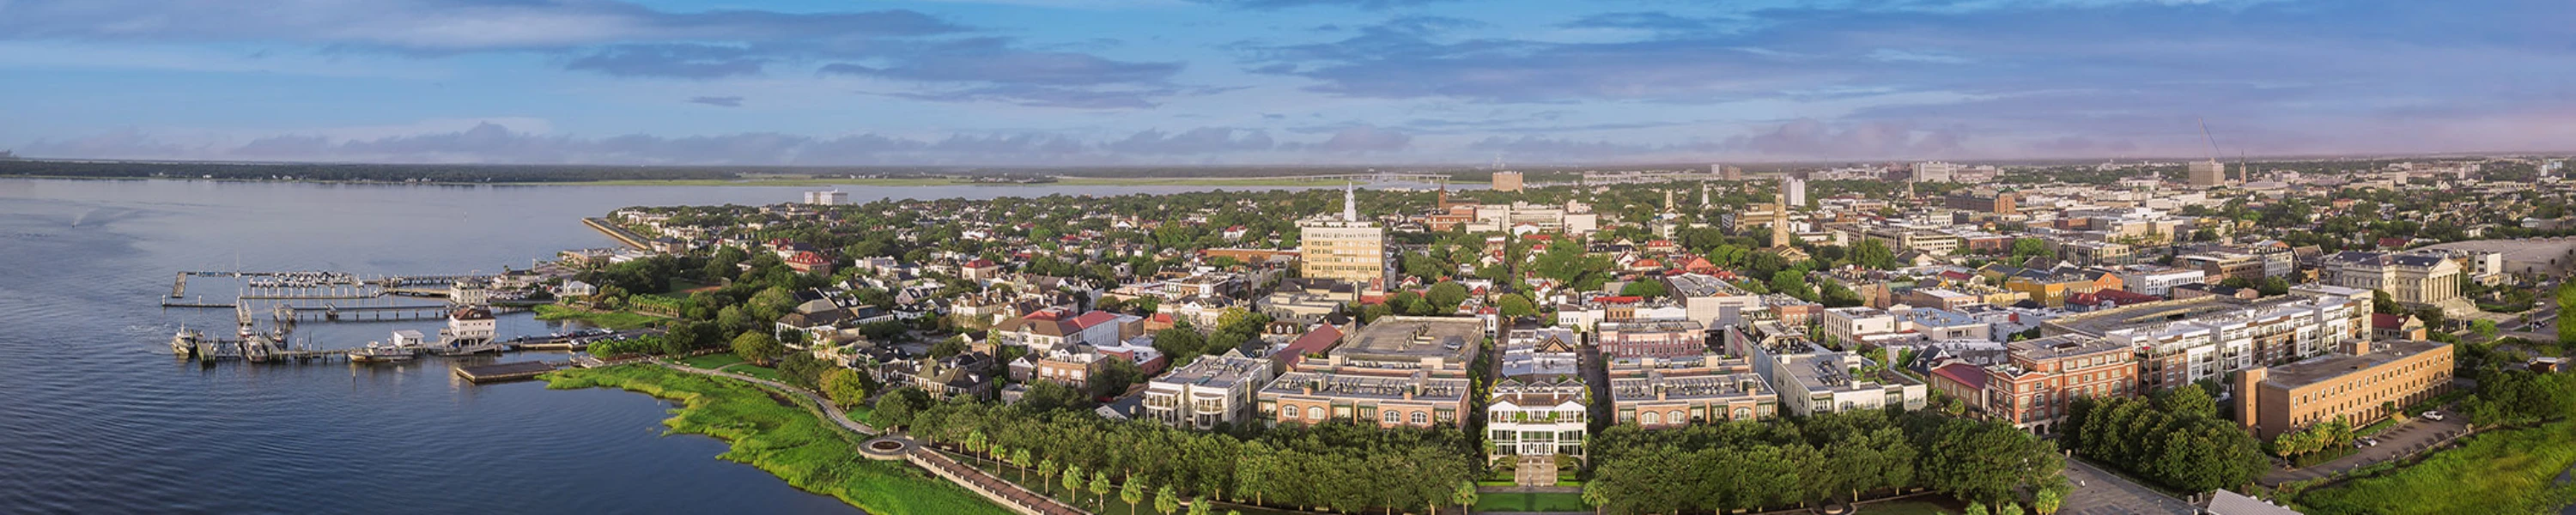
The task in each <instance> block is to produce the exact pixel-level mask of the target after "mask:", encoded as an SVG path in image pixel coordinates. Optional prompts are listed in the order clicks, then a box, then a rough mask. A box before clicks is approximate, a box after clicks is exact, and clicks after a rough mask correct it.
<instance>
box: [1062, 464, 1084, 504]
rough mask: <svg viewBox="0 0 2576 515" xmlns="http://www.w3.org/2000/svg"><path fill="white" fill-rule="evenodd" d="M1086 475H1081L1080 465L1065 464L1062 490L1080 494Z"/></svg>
mask: <svg viewBox="0 0 2576 515" xmlns="http://www.w3.org/2000/svg"><path fill="white" fill-rule="evenodd" d="M1087 477H1088V476H1084V475H1082V466H1081V465H1074V464H1066V465H1065V466H1064V483H1063V484H1064V491H1066V492H1070V493H1071V494H1073V495H1077V496H1078V495H1081V494H1082V487H1083V486H1084V484H1085V483H1086V482H1085V481H1084V479H1085V478H1087ZM1077 499H1079V497H1077Z"/></svg>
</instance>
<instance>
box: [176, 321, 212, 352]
mask: <svg viewBox="0 0 2576 515" xmlns="http://www.w3.org/2000/svg"><path fill="white" fill-rule="evenodd" d="M205 339H206V334H205V333H200V332H197V330H195V329H188V328H184V327H183V328H180V329H179V334H174V335H171V336H170V353H171V354H177V355H181V356H186V355H189V354H193V353H196V352H197V342H200V341H205Z"/></svg>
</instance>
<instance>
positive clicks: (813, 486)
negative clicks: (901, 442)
mask: <svg viewBox="0 0 2576 515" xmlns="http://www.w3.org/2000/svg"><path fill="white" fill-rule="evenodd" d="M538 379H539V380H542V381H544V382H545V383H546V389H549V390H576V389H583V388H613V389H618V390H624V391H628V392H634V393H639V394H644V395H647V396H651V397H653V398H657V399H664V400H669V401H674V402H677V403H679V404H680V407H679V408H675V409H672V410H671V411H670V413H671V418H669V419H665V420H663V421H662V425H663V426H665V427H667V428H669V433H671V434H694V435H702V436H707V437H711V438H715V439H717V440H722V441H724V442H725V444H726V446H727V447H726V450H725V452H724V454H719V455H716V458H718V459H723V460H725V461H731V462H735V463H742V464H746V465H751V466H752V467H753V468H758V469H760V470H761V471H762V472H768V473H769V474H770V475H771V476H773V477H777V478H778V479H779V480H782V481H786V482H787V484H788V486H793V487H795V488H796V489H798V490H804V491H807V492H812V493H815V494H820V495H829V496H832V497H834V498H838V499H840V500H841V502H843V503H847V504H849V505H850V506H852V507H856V508H858V509H859V510H860V511H862V512H866V513H878V514H905V513H961V514H982V513H990V514H995V515H1006V514H1008V513H1010V512H1009V511H1008V510H1006V509H1004V508H1002V507H1001V506H997V505H994V504H992V503H990V502H987V501H985V500H984V499H983V498H982V497H978V496H976V495H975V494H974V493H973V492H969V491H967V490H966V489H965V488H962V487H959V486H957V485H955V484H953V483H949V482H948V481H945V480H942V479H939V478H938V477H936V476H933V475H931V474H930V473H929V472H927V471H923V470H920V469H917V468H914V467H912V466H910V465H907V464H900V463H895V462H887V461H877V460H871V459H866V458H864V457H861V456H860V455H859V454H858V444H859V442H861V441H863V440H864V438H857V437H855V435H852V434H851V433H850V432H849V431H848V430H846V429H842V428H839V427H835V426H833V425H832V424H830V423H826V422H824V421H823V419H822V417H821V416H820V415H817V414H815V412H814V411H813V409H812V408H809V407H805V406H803V405H802V404H801V403H797V402H794V401H791V400H787V399H783V398H780V397H779V396H780V394H779V393H777V392H773V391H770V390H768V389H766V388H761V387H759V386H756V385H753V384H751V383H747V382H743V381H736V380H731V379H724V378H718V377H711V376H704V375H697V374H690V373H687V372H681V371H677V370H671V369H669V368H664V367H662V366H660V365H645V364H626V365H616V366H610V367H602V368H590V369H567V370H561V371H556V372H551V373H547V374H545V375H543V376H539V377H538Z"/></svg>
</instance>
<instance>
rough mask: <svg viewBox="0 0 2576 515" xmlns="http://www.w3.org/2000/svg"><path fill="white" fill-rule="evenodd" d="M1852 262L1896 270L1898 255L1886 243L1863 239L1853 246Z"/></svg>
mask: <svg viewBox="0 0 2576 515" xmlns="http://www.w3.org/2000/svg"><path fill="white" fill-rule="evenodd" d="M1852 262H1853V263H1855V264H1859V265H1860V266H1864V267H1869V268H1876V269H1880V270H1894V269H1896V253H1895V252H1893V251H1889V250H1888V249H1887V244H1886V243H1881V242H1879V241H1878V240H1874V239H1868V238H1862V239H1861V240H1860V243H1859V244H1857V245H1854V246H1852ZM1774 289H1777V288H1774Z"/></svg>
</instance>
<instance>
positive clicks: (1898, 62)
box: [0, 0, 2576, 166]
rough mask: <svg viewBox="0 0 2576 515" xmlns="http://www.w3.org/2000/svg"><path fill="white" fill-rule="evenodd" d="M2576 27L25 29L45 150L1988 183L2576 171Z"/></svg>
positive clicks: (0, 65) (59, 10)
mask: <svg viewBox="0 0 2576 515" xmlns="http://www.w3.org/2000/svg"><path fill="white" fill-rule="evenodd" d="M2571 29H2576V2H2569V1H2566V0H2495V1H2488V0H2459V1H2441V2H2435V1H2424V0H2333V1H2321V0H2199V1H2195V0H1828V1H1809V2H1799V1H1785V0H1725V1H1679V0H1634V1H1622V0H1580V1H1577V0H1552V1H1518V0H1495V1H1487V0H1475V1H1467V0H1446V1H1444V0H919V1H907V0H877V1H869V0H778V1H757V2H756V1H747V0H716V1H706V0H373V1H359V0H272V1H258V2H245V1H240V0H161V1H146V0H0V149H13V150H15V151H16V152H17V153H18V154H19V155H21V156H23V157H41V158H104V159H191V160H226V161H330V162H398V163H592V164H669V165H954V166H1119V165H1257V164H1277V165H1297V164H1389V165H1398V164H1405V165H1454V166H1473V165H1486V164H1490V163H1493V162H1495V161H1501V162H1503V163H1505V164H1506V165H1507V166H1508V165H1510V164H1514V163H1519V164H1616V163H1698V162H1709V163H1724V162H1747V163H1749V162H1778V161H1835V162H1861V161H1894V160H1935V159H1937V160H1950V161H1976V160H1980V159H1986V160H2002V159H2035V158H2081V159H2138V158H2145V157H2168V158H2171V157H2189V158H2198V157H2205V156H2208V155H2209V154H2211V153H2213V151H2212V150H2211V146H2212V145H2211V144H2210V143H2209V142H2208V140H2205V139H2204V138H2203V137H2202V135H2201V129H2200V126H2201V125H2200V124H2202V123H2206V125H2207V127H2208V131H2209V133H2210V134H2211V137H2212V138H2211V139H2215V140H2216V146H2217V147H2219V149H2218V150H2217V151H2215V152H2216V153H2218V154H2221V155H2229V156H2233V155H2235V154H2239V153H2243V154H2250V155H2254V156H2266V155H2316V154H2389V153H2440V152H2491V151H2553V150H2567V149H2571V148H2576V30H2571Z"/></svg>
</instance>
